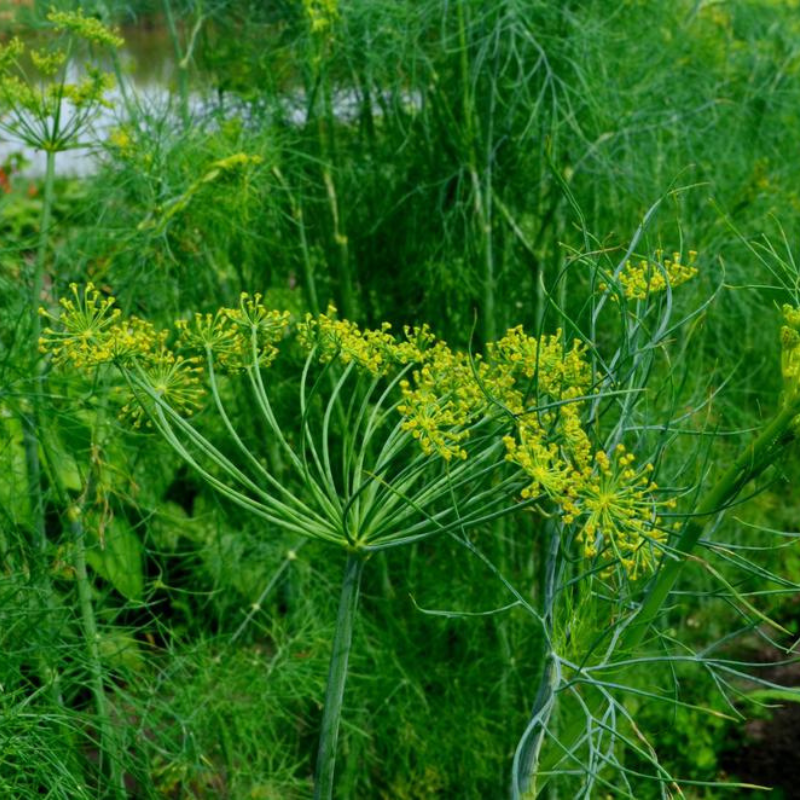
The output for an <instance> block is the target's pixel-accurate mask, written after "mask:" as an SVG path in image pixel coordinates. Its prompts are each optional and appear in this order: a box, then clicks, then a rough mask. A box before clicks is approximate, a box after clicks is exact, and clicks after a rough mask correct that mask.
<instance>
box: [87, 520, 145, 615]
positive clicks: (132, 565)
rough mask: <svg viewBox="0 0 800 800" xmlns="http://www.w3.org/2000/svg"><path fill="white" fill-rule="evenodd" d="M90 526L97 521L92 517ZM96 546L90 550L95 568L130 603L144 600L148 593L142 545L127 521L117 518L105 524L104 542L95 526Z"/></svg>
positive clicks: (91, 564) (91, 562) (90, 562)
mask: <svg viewBox="0 0 800 800" xmlns="http://www.w3.org/2000/svg"><path fill="white" fill-rule="evenodd" d="M89 520H90V524H91V523H92V522H94V521H95V519H94V518H92V517H89ZM91 532H92V533H93V534H94V535H93V536H92V537H91V538H92V540H93V541H94V545H93V546H92V547H90V548H89V549H88V550H87V551H86V560H87V562H88V563H89V565H90V566H91V568H92V569H93V570H94V571H95V572H96V573H97V574H98V575H100V576H101V577H103V578H105V579H106V580H107V581H109V583H111V584H112V585H113V586H114V588H115V589H116V590H117V591H118V592H119V593H120V594H122V595H124V596H125V597H127V598H128V599H129V600H141V598H142V595H143V593H144V574H143V564H142V543H141V541H140V540H139V537H138V536H137V535H136V534H135V533H134V532H133V531H132V530H131V529H130V526H129V525H128V523H127V522H126V521H125V520H124V519H120V518H118V517H114V518H113V519H111V521H110V522H108V523H107V524H106V525H105V529H104V531H103V541H102V542H101V540H100V537H99V535H98V530H97V526H96V525H95V524H92V526H91Z"/></svg>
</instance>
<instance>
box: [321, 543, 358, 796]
mask: <svg viewBox="0 0 800 800" xmlns="http://www.w3.org/2000/svg"><path fill="white" fill-rule="evenodd" d="M363 568H364V560H363V558H362V557H361V555H360V554H358V553H348V555H347V563H346V564H345V568H344V579H343V580H342V594H341V598H340V600H339V615H338V616H337V618H336V632H335V634H334V637H333V650H332V651H331V663H330V668H329V670H328V686H327V689H326V690H325V710H324V711H323V714H322V729H321V731H320V737H319V751H318V754H317V770H316V776H315V779H314V800H331V798H332V797H333V782H334V770H335V767H336V740H337V739H338V737H339V723H340V722H341V719H342V699H343V698H344V686H345V682H346V681H347V661H348V659H349V657H350V645H351V644H352V641H353V623H354V622H355V618H356V610H357V608H358V592H359V587H360V585H361V574H362V571H363Z"/></svg>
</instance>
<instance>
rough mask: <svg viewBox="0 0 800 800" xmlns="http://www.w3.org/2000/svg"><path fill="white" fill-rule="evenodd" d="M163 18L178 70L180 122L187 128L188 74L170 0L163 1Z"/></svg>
mask: <svg viewBox="0 0 800 800" xmlns="http://www.w3.org/2000/svg"><path fill="white" fill-rule="evenodd" d="M163 6H164V17H165V19H166V21H167V30H168V31H169V38H170V40H171V41H172V48H173V50H174V51H175V68H176V69H177V70H178V98H179V101H180V112H181V122H182V123H183V126H184V128H187V127H188V126H189V73H188V65H187V64H186V61H185V58H184V54H183V52H182V51H181V40H180V37H179V36H178V28H177V26H176V25H175V15H174V14H173V13H172V0H164V2H163Z"/></svg>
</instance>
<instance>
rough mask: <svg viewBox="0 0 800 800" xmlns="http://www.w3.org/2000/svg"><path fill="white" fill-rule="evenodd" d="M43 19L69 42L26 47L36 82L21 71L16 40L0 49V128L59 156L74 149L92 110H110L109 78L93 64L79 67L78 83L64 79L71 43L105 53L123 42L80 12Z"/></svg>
mask: <svg viewBox="0 0 800 800" xmlns="http://www.w3.org/2000/svg"><path fill="white" fill-rule="evenodd" d="M47 19H48V21H49V22H50V23H51V24H52V27H53V29H54V30H55V31H57V32H62V33H64V34H66V37H67V39H68V41H66V42H65V41H62V39H63V37H57V38H56V39H54V40H52V41H51V42H50V44H49V45H48V46H47V47H46V48H43V49H34V48H27V55H28V57H29V59H30V61H31V63H32V64H33V66H34V68H35V73H36V75H35V77H34V76H32V75H31V74H30V70H29V69H26V68H25V66H24V59H23V56H25V55H26V47H25V45H24V44H23V43H22V42H21V41H20V40H19V39H18V38H13V39H12V40H11V41H10V42H9V43H8V44H6V45H2V46H0V111H2V112H3V119H2V120H0V128H2V129H3V130H5V131H7V132H10V133H12V134H14V135H15V136H16V137H18V138H20V139H21V140H22V141H24V142H25V143H27V144H28V145H30V146H31V147H35V148H38V149H43V150H47V151H51V152H59V151H62V150H66V149H69V148H70V147H72V146H74V144H75V140H76V139H78V138H79V136H80V134H82V133H83V132H85V131H86V130H87V128H88V126H89V123H90V121H91V117H92V112H93V111H95V110H97V108H98V107H99V106H106V107H108V106H109V102H108V101H107V99H106V93H107V92H108V91H109V90H110V89H111V88H113V86H114V79H113V76H112V75H110V74H109V73H106V72H103V71H102V70H101V69H98V68H97V67H94V66H92V65H91V64H88V65H86V66H85V67H83V69H82V71H81V75H82V77H81V78H80V79H79V80H77V81H74V82H69V81H68V80H67V76H68V75H69V74H70V73H71V70H70V69H69V65H68V61H69V58H70V56H74V55H75V47H74V43H75V42H74V40H75V39H76V38H77V39H83V40H84V42H88V43H89V44H91V45H99V46H102V47H109V48H117V47H119V46H121V45H122V44H123V43H124V42H123V40H122V39H121V38H120V37H119V36H118V35H117V33H116V32H115V31H112V30H110V29H109V28H107V27H105V26H104V25H103V24H102V23H101V22H100V20H98V19H95V18H94V17H85V16H84V15H83V12H81V11H63V12H62V11H55V10H53V11H51V12H50V13H49V14H48V16H47ZM62 104H69V105H70V106H71V107H72V111H73V112H74V113H71V114H68V113H64V112H63V110H62Z"/></svg>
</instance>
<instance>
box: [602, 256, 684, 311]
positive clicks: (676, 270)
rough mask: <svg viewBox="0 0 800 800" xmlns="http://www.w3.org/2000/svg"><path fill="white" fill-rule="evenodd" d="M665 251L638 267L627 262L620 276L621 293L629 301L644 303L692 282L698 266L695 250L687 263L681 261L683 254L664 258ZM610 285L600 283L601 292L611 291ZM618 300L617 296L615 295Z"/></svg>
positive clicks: (645, 260) (642, 261) (644, 260)
mask: <svg viewBox="0 0 800 800" xmlns="http://www.w3.org/2000/svg"><path fill="white" fill-rule="evenodd" d="M662 255H663V253H662V251H661V250H657V251H656V254H655V256H656V258H655V261H650V260H648V259H644V258H643V259H641V260H640V261H639V263H638V264H634V263H633V262H632V261H627V262H626V263H625V266H624V267H623V269H622V271H621V272H620V273H619V282H620V284H621V285H622V292H623V294H624V295H625V297H627V298H628V299H630V300H645V299H647V297H648V296H649V295H651V294H656V293H658V292H663V291H665V290H666V288H667V286H669V287H670V288H672V289H674V288H675V287H677V286H680V285H681V284H682V283H686V281H689V280H691V279H692V278H694V276H695V275H697V267H695V266H694V264H695V261H696V259H697V252H696V251H695V250H690V251H689V258H688V260H687V263H686V264H683V263H682V262H681V254H680V253H673V254H672V258H671V259H670V258H666V259H663V262H662ZM608 288H609V287H608V284H606V283H601V284H600V286H599V289H600V291H601V292H605V291H608ZM612 299H614V300H616V299H617V296H616V295H613V296H612Z"/></svg>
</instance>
